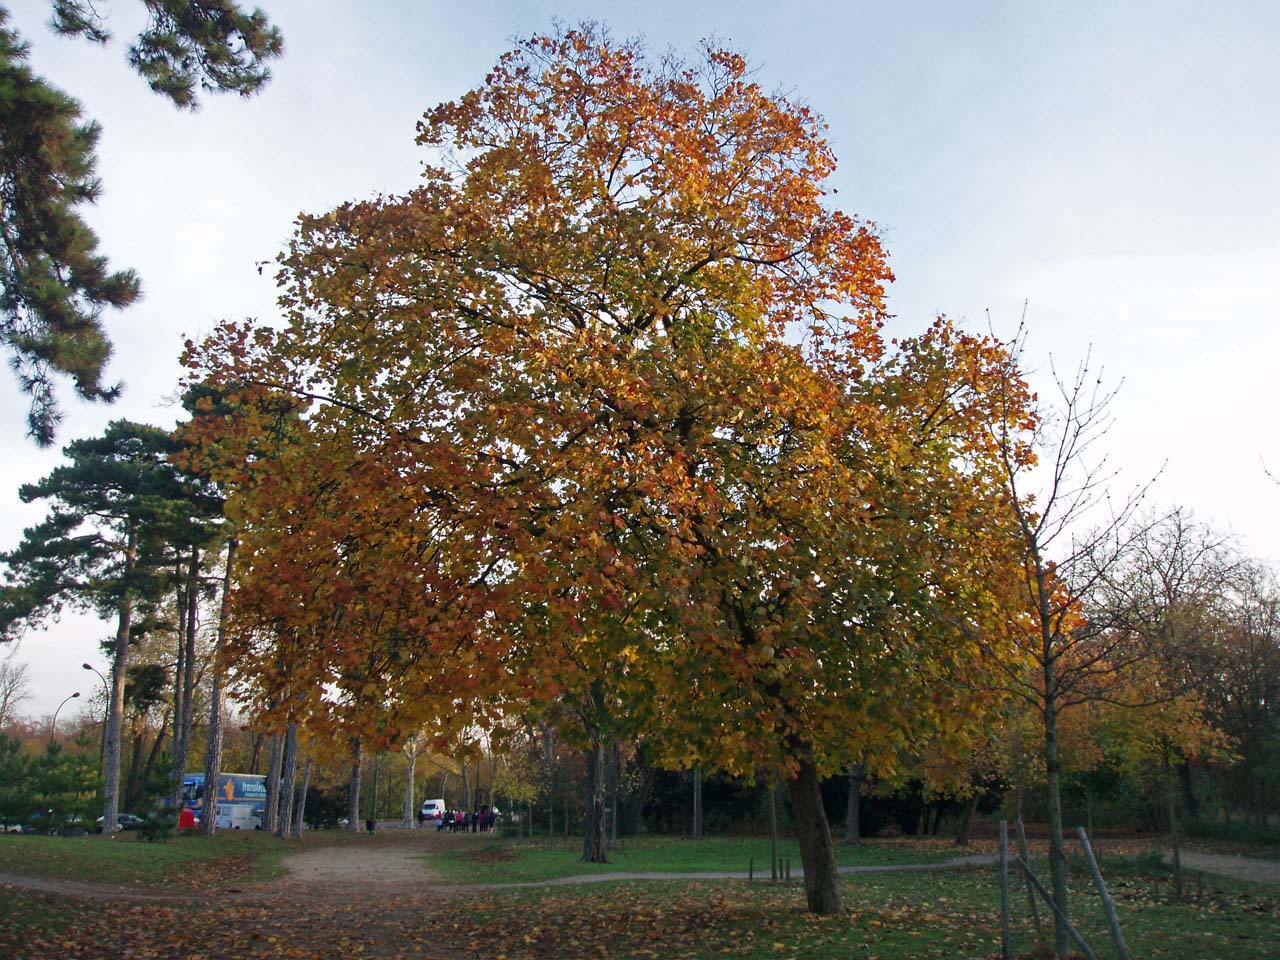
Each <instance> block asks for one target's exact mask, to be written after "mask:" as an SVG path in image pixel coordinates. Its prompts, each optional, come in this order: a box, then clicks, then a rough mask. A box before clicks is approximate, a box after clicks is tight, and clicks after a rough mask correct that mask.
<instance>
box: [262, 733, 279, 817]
mask: <svg viewBox="0 0 1280 960" xmlns="http://www.w3.org/2000/svg"><path fill="white" fill-rule="evenodd" d="M283 761H284V743H283V738H282V737H281V736H280V734H278V733H273V734H272V735H271V754H270V756H269V757H268V758H267V803H266V811H267V820H266V823H264V824H263V825H262V829H263V830H266V831H267V832H268V833H275V832H276V830H278V829H279V827H280V766H281V764H282V763H283Z"/></svg>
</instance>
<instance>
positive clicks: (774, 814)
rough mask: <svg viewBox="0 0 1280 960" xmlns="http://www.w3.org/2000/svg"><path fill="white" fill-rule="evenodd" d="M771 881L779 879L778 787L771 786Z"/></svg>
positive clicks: (773, 784)
mask: <svg viewBox="0 0 1280 960" xmlns="http://www.w3.org/2000/svg"><path fill="white" fill-rule="evenodd" d="M769 879H770V880H773V881H775V882H776V881H777V879H778V785H777V784H776V783H771V784H769Z"/></svg>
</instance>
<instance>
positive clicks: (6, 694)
mask: <svg viewBox="0 0 1280 960" xmlns="http://www.w3.org/2000/svg"><path fill="white" fill-rule="evenodd" d="M17 654H18V651H17V649H16V648H15V649H14V650H12V651H10V653H9V655H8V656H7V657H5V658H4V659H3V660H0V730H3V729H4V728H6V727H7V726H9V724H11V723H13V721H14V720H16V719H17V717H18V705H19V704H21V703H22V702H23V701H24V700H26V699H27V697H28V693H27V664H25V663H18V662H17V659H16V658H17Z"/></svg>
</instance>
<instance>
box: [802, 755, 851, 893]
mask: <svg viewBox="0 0 1280 960" xmlns="http://www.w3.org/2000/svg"><path fill="white" fill-rule="evenodd" d="M791 808H792V810H793V812H794V813H795V821H796V839H798V840H799V841H800V859H801V862H802V863H803V864H804V894H805V900H806V901H807V903H808V906H809V912H810V913H816V914H820V915H823V916H830V915H832V914H837V913H839V912H840V884H839V881H838V878H837V873H836V855H835V847H834V844H833V843H832V840H831V827H830V826H829V825H828V824H827V813H826V810H824V809H823V807H822V790H821V785H820V783H819V781H818V769H817V767H815V766H814V764H813V761H812V760H808V759H805V760H802V761H801V762H800V768H799V769H798V770H797V771H796V775H795V778H794V779H793V780H792V781H791Z"/></svg>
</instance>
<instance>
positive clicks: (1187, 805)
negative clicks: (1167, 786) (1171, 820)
mask: <svg viewBox="0 0 1280 960" xmlns="http://www.w3.org/2000/svg"><path fill="white" fill-rule="evenodd" d="M1178 783H1179V784H1180V785H1181V786H1182V807H1183V809H1184V810H1186V811H1187V816H1188V817H1189V818H1190V819H1192V820H1198V819H1199V818H1200V799H1199V798H1198V797H1197V796H1196V791H1195V786H1194V784H1193V783H1192V779H1191V763H1190V761H1187V760H1183V761H1182V762H1181V763H1180V764H1178Z"/></svg>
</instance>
